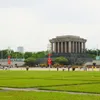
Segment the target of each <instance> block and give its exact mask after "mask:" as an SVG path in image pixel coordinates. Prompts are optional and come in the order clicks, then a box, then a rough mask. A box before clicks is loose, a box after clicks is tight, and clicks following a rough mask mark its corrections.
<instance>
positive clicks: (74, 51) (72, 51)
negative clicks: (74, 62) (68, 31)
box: [72, 41, 75, 53]
mask: <svg viewBox="0 0 100 100" xmlns="http://www.w3.org/2000/svg"><path fill="white" fill-rule="evenodd" d="M72 44H73V45H72V46H73V51H72V52H73V53H74V52H75V51H74V41H73V43H72Z"/></svg>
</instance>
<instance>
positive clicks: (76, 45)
mask: <svg viewBox="0 0 100 100" xmlns="http://www.w3.org/2000/svg"><path fill="white" fill-rule="evenodd" d="M75 44H76V53H77V42H75Z"/></svg>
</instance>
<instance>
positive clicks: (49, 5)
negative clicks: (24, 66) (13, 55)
mask: <svg viewBox="0 0 100 100" xmlns="http://www.w3.org/2000/svg"><path fill="white" fill-rule="evenodd" d="M61 35H77V36H80V37H82V38H85V39H87V42H86V48H88V49H97V48H98V49H100V0H0V50H2V49H6V48H8V47H10V48H11V49H13V50H15V51H16V49H17V47H18V46H23V47H24V49H25V51H33V52H34V51H42V50H47V46H48V44H49V39H51V38H55V37H56V36H61Z"/></svg>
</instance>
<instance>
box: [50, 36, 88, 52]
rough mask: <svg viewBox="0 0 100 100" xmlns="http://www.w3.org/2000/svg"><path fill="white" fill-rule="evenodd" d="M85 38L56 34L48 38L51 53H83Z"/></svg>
mask: <svg viewBox="0 0 100 100" xmlns="http://www.w3.org/2000/svg"><path fill="white" fill-rule="evenodd" d="M86 41H87V40H86V39H83V38H80V37H79V36H73V35H66V36H57V37H56V38H52V39H51V40H50V43H51V52H52V53H84V52H85V43H86Z"/></svg>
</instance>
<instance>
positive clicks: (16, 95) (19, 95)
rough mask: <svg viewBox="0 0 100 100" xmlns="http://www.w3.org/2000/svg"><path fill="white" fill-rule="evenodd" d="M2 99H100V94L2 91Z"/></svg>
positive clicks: (0, 95) (0, 99) (0, 97)
mask: <svg viewBox="0 0 100 100" xmlns="http://www.w3.org/2000/svg"><path fill="white" fill-rule="evenodd" d="M0 100H100V96H93V95H76V94H73V95H72V94H66V93H51V92H49V93H47V92H46V93H45V92H21V91H10V92H0Z"/></svg>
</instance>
